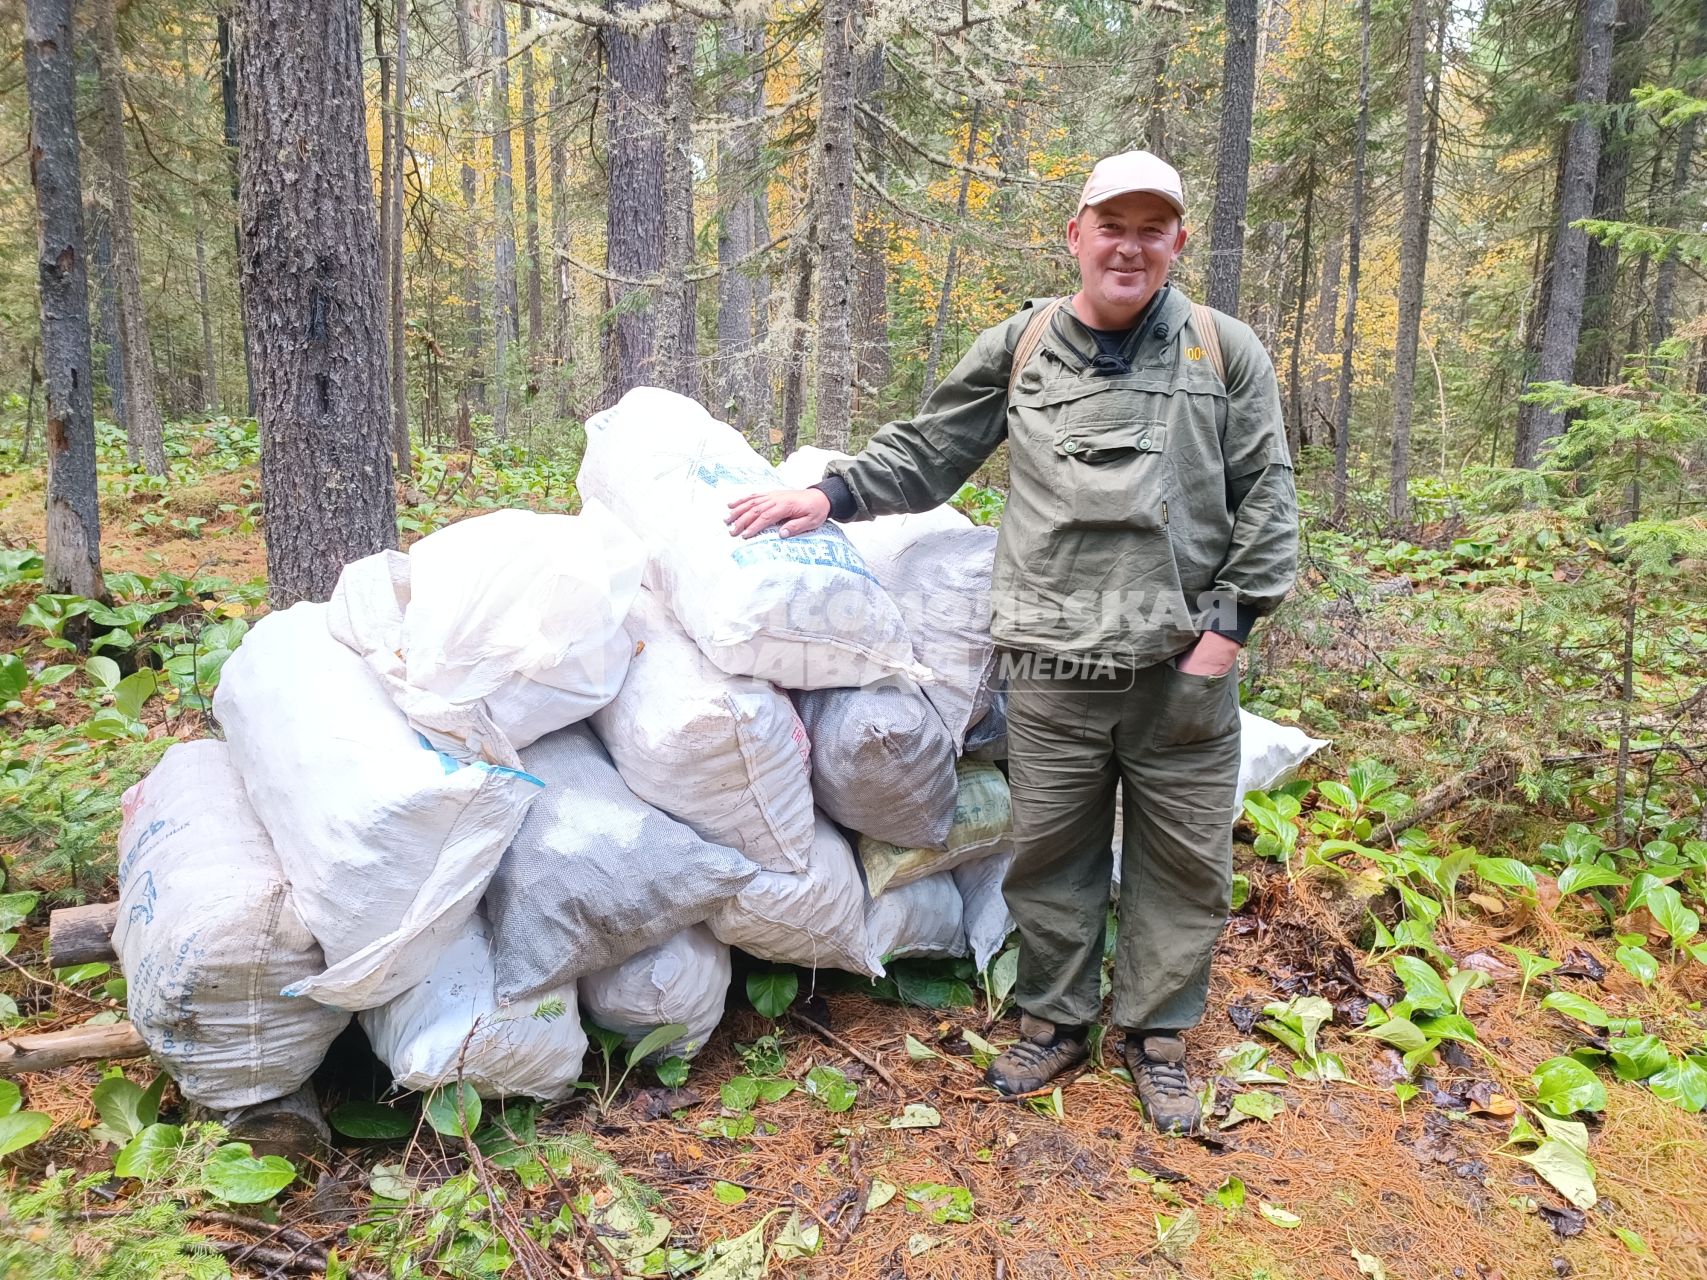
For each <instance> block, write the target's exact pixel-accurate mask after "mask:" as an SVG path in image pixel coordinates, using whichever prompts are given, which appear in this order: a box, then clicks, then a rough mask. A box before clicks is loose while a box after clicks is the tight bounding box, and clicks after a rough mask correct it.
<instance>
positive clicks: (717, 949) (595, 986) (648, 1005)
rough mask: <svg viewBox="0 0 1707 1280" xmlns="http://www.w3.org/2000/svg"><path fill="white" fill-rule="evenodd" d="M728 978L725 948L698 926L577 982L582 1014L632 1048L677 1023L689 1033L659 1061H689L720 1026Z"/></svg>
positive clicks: (727, 956) (667, 1049) (673, 1044)
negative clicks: (615, 1034) (672, 1059)
mask: <svg viewBox="0 0 1707 1280" xmlns="http://www.w3.org/2000/svg"><path fill="white" fill-rule="evenodd" d="M729 975H730V964H729V948H728V947H727V946H726V945H724V944H723V943H721V942H719V941H718V940H717V939H716V938H715V937H714V936H713V935H712V932H711V930H710V929H707V928H706V927H705V926H704V925H702V924H696V925H694V926H693V927H692V928H690V929H683V930H682V931H681V932H680V933H678V934H676V935H675V936H674V937H673V938H669V939H667V940H665V941H663V942H660V943H659V944H658V945H657V946H655V947H648V948H647V949H646V950H644V951H642V952H640V953H639V954H638V955H633V956H630V957H629V958H628V959H626V960H624V961H623V962H622V963H621V964H619V965H617V966H616V967H615V968H613V969H603V970H601V971H599V972H598V973H592V974H588V975H587V976H586V977H585V978H583V979H581V983H580V988H581V1008H582V1010H583V1011H584V1012H585V1013H586V1015H587V1017H589V1018H591V1019H592V1020H593V1021H594V1022H596V1023H598V1025H599V1026H601V1027H603V1028H604V1029H605V1030H606V1031H614V1032H616V1033H617V1034H618V1035H620V1036H621V1037H622V1038H623V1042H624V1043H626V1044H628V1045H629V1046H631V1047H632V1046H633V1045H637V1044H639V1043H640V1042H641V1041H642V1040H644V1039H645V1038H646V1037H647V1036H648V1035H649V1034H650V1033H651V1032H652V1031H654V1030H655V1029H657V1028H658V1027H663V1026H668V1025H669V1024H670V1023H672V1022H679V1023H681V1024H682V1025H683V1026H684V1027H686V1028H687V1031H686V1032H684V1033H683V1035H682V1036H681V1038H680V1039H679V1040H675V1041H673V1042H672V1043H670V1044H669V1045H667V1046H665V1047H664V1048H663V1049H661V1050H659V1052H658V1055H657V1056H658V1057H661V1058H669V1057H682V1058H691V1057H693V1056H694V1054H696V1053H698V1052H699V1051H700V1050H701V1049H703V1048H705V1043H706V1041H708V1040H710V1039H711V1033H712V1032H714V1031H716V1030H717V1024H718V1023H719V1022H721V1021H722V1020H723V1002H724V999H725V997H726V996H727V995H728V993H729Z"/></svg>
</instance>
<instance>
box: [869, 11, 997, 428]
mask: <svg viewBox="0 0 1707 1280" xmlns="http://www.w3.org/2000/svg"><path fill="white" fill-rule="evenodd" d="M883 71H884V46H883V43H882V41H875V42H873V43H872V44H871V45H870V47H869V48H866V49H863V50H861V51H860V52H859V53H858V54H857V55H856V58H855V65H854V95H855V98H856V100H857V101H858V102H860V103H861V104H862V105H869V106H875V105H876V100H877V98H878V96H879V95H880V94H881V93H882V92H883V80H884V75H883ZM1019 120H1020V116H1019V113H1018V112H1017V111H1016V112H1015V113H1014V116H1013V117H1012V119H1011V120H1010V123H1009V127H1008V128H1007V129H1005V130H1004V131H1003V142H1004V147H1006V146H1007V144H1010V143H1011V142H1012V141H1013V139H1012V137H1011V136H1010V135H1012V134H1013V133H1014V132H1015V128H1016V127H1020V128H1022V129H1023V127H1022V126H1019ZM856 127H857V129H858V132H857V133H856V135H855V137H856V140H857V142H858V144H859V148H860V150H861V151H862V152H863V153H864V157H865V165H866V169H867V170H868V172H869V173H870V175H871V179H872V181H873V182H875V183H876V184H877V185H878V187H880V188H881V187H882V186H883V184H884V182H885V181H886V179H887V173H888V165H887V162H886V160H885V156H884V152H883V132H882V129H881V128H880V127H879V126H878V125H876V124H874V123H872V121H870V120H869V119H867V118H866V117H865V116H863V115H862V116H860V117H859V118H858V120H857V122H856ZM858 159H859V157H857V156H856V157H855V160H856V163H857V161H858ZM1004 167H1006V162H1005V161H1004ZM855 208H856V210H857V211H858V213H859V215H860V216H859V230H858V233H857V235H856V237H855V244H856V249H855V266H854V276H855V288H856V294H855V300H854V320H853V325H854V333H853V344H854V412H855V414H856V415H857V416H858V417H859V418H860V420H861V421H881V420H882V417H883V414H882V412H881V410H880V408H879V407H878V406H879V404H880V401H881V398H882V395H883V392H884V389H885V388H886V387H888V385H889V375H890V371H891V363H890V359H889V234H888V231H889V220H888V217H887V216H886V214H885V212H884V210H883V208H882V206H881V205H879V204H878V203H877V201H876V200H874V199H871V198H870V197H864V198H862V199H860V200H858V201H856V205H855Z"/></svg>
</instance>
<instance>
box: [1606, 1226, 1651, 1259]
mask: <svg viewBox="0 0 1707 1280" xmlns="http://www.w3.org/2000/svg"><path fill="white" fill-rule="evenodd" d="M1612 1234H1613V1235H1615V1236H1617V1237H1618V1238H1619V1239H1620V1240H1622V1241H1623V1242H1624V1247H1625V1248H1626V1249H1628V1250H1629V1251H1630V1252H1631V1253H1632V1254H1634V1255H1635V1256H1636V1257H1638V1258H1646V1257H1650V1256H1652V1254H1653V1250H1651V1249H1649V1248H1648V1242H1647V1241H1646V1240H1644V1239H1642V1237H1641V1236H1640V1235H1638V1234H1637V1233H1636V1232H1634V1231H1632V1230H1630V1229H1629V1228H1628V1227H1614V1228H1612Z"/></svg>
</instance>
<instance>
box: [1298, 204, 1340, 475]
mask: <svg viewBox="0 0 1707 1280" xmlns="http://www.w3.org/2000/svg"><path fill="white" fill-rule="evenodd" d="M1344 273H1345V241H1344V240H1342V239H1340V238H1339V237H1338V236H1335V237H1334V238H1333V239H1332V240H1331V241H1329V242H1328V251H1327V254H1326V256H1325V257H1324V258H1323V259H1322V288H1321V292H1320V293H1319V294H1318V295H1317V298H1316V325H1315V335H1314V338H1313V340H1312V342H1311V344H1310V345H1311V350H1312V357H1311V360H1310V378H1309V382H1310V406H1309V408H1308V409H1307V410H1306V411H1305V414H1304V431H1303V441H1304V443H1305V444H1306V445H1312V444H1318V443H1320V441H1321V433H1320V428H1321V427H1324V426H1325V427H1327V429H1328V434H1329V435H1330V436H1331V435H1332V434H1333V429H1334V384H1333V378H1332V376H1331V375H1330V374H1329V372H1328V365H1327V358H1328V356H1329V355H1330V354H1331V353H1332V352H1333V351H1334V321H1335V320H1337V319H1338V318H1339V308H1340V279H1341V277H1342V276H1343V275H1344Z"/></svg>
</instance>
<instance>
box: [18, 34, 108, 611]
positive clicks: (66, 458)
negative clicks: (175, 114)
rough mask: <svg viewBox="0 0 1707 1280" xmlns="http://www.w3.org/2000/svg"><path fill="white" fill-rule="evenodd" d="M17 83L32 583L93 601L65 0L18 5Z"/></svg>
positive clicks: (90, 468) (79, 204)
mask: <svg viewBox="0 0 1707 1280" xmlns="http://www.w3.org/2000/svg"><path fill="white" fill-rule="evenodd" d="M24 82H25V84H26V85H27V87H28V94H29V110H30V149H29V163H30V184H31V185H32V186H33V187H34V188H35V198H36V279H37V285H38V288H39V290H40V307H41V309H40V318H41V341H42V366H43V373H44V375H45V377H44V380H43V381H44V389H45V392H46V400H45V406H44V408H45V414H44V438H45V440H46V452H47V530H46V538H45V540H44V543H43V548H42V586H43V587H45V588H46V589H47V590H49V591H53V592H60V593H64V594H67V595H79V596H86V597H88V598H90V599H101V598H104V597H105V595H106V587H105V585H104V584H103V582H102V580H101V517H100V504H99V501H98V497H97V490H96V483H95V406H94V400H93V396H92V389H93V387H94V385H95V380H94V376H93V375H94V370H93V368H92V367H91V366H92V364H93V359H92V357H91V355H90V351H89V278H88V268H87V267H86V265H85V263H84V255H83V182H82V173H81V165H80V160H79V157H78V154H77V65H76V44H75V43H74V34H73V30H72V21H71V0H29V3H28V4H27V5H26V6H25V8H24Z"/></svg>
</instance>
